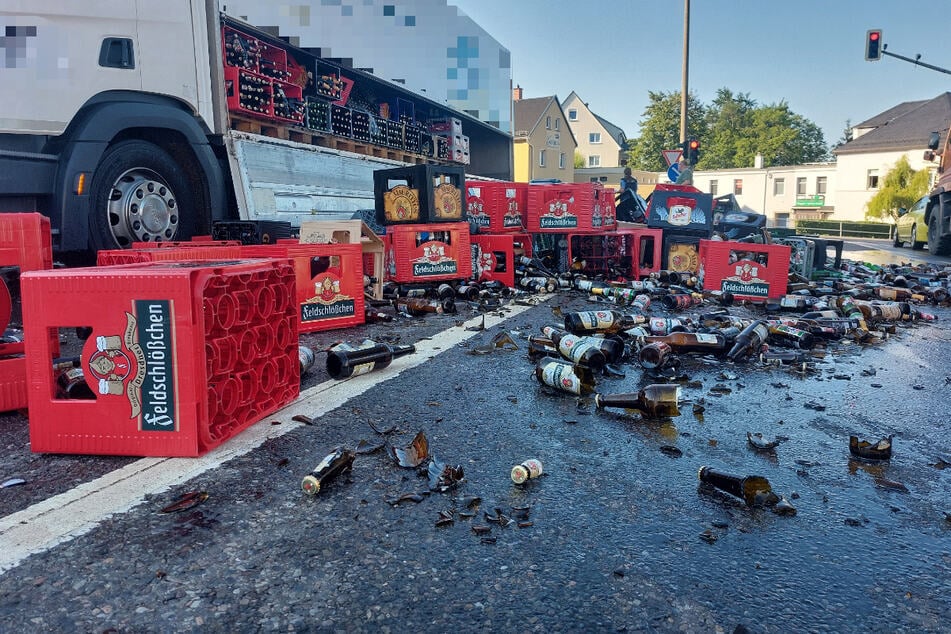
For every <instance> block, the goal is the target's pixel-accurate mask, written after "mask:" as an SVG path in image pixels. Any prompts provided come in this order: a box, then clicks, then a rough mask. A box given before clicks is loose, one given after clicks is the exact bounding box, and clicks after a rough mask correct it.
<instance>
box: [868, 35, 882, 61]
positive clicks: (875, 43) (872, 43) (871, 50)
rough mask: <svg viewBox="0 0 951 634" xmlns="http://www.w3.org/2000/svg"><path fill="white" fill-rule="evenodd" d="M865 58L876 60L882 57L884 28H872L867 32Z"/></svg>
mask: <svg viewBox="0 0 951 634" xmlns="http://www.w3.org/2000/svg"><path fill="white" fill-rule="evenodd" d="M865 59H866V60H867V61H869V62H876V61H878V60H880V59H882V30H881V29H870V30H869V32H868V33H866V34H865Z"/></svg>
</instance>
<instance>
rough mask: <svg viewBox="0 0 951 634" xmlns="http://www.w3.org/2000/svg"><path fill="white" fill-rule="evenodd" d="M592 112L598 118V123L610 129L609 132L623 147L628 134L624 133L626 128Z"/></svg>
mask: <svg viewBox="0 0 951 634" xmlns="http://www.w3.org/2000/svg"><path fill="white" fill-rule="evenodd" d="M591 114H593V115H594V118H595V119H597V120H598V123H600V124H601V125H602V126H604V129H605V130H607V131H608V134H610V135H611V138H612V139H614V140H615V141H617V142H618V145H620V146H622V147H623V145H624V141H625V140H626V139H627V135H626V134H624V130H622V129H621V128H620V127H619V126H616V125H614V124H613V123H611V122H610V121H608V120H607V119H605V118H604V117H601V116H598V115H596V114H594V113H593V112H592V113H591Z"/></svg>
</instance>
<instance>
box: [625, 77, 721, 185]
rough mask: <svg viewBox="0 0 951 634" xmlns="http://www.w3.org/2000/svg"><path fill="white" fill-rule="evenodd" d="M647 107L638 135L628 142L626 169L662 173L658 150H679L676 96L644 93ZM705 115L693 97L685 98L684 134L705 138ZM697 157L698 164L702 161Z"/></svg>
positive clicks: (678, 116) (678, 113)
mask: <svg viewBox="0 0 951 634" xmlns="http://www.w3.org/2000/svg"><path fill="white" fill-rule="evenodd" d="M647 94H648V98H649V99H650V103H649V104H648V105H647V108H645V109H644V115H643V117H644V118H643V119H642V122H641V126H640V128H641V133H640V136H639V137H637V138H636V139H633V140H629V142H628V144H629V147H630V148H631V149H630V151H629V152H628V158H627V162H628V165H630V166H632V167H634V168H636V169H641V170H647V171H651V172H659V171H662V170H664V169H666V166H665V165H664V158H663V155H662V154H661V151H662V150H672V149H674V148H678V147H680V92H654V91H650V92H648V93H647ZM705 115H706V112H705V108H704V106H703V104H701V103H700V102H699V101H698V100H697V97H696V95H694V94H693V93H688V94H687V128H688V131H687V134H688V136H695V137H698V138H700V139H702V138H704V137H705V136H706V132H707V130H706V116H705ZM702 160H703V159H702V153H701V161H702Z"/></svg>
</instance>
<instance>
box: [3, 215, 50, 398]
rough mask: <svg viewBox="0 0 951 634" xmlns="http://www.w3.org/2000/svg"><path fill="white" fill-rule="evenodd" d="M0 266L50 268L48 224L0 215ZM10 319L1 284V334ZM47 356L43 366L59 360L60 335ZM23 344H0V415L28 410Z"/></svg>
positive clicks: (6, 295) (22, 269)
mask: <svg viewBox="0 0 951 634" xmlns="http://www.w3.org/2000/svg"><path fill="white" fill-rule="evenodd" d="M0 266H3V267H18V268H19V270H20V273H24V272H26V271H42V270H45V269H51V268H53V244H52V239H51V237H50V220H49V218H47V217H46V216H44V215H42V214H38V213H4V214H2V215H0ZM12 315H13V298H12V296H11V295H10V290H9V289H8V288H7V285H6V284H5V283H3V282H0V333H2V332H4V331H5V330H6V329H7V326H8V325H9V324H10V318H11V317H12ZM49 346H50V354H48V355H47V356H46V363H47V364H50V363H51V362H52V359H53V357H57V356H59V335H58V334H51V335H50V341H49ZM23 353H24V344H23V343H22V342H11V343H4V344H0V412H6V411H9V410H14V409H23V408H25V407H26V406H27V386H28V381H27V374H26V358H25V357H24V356H23Z"/></svg>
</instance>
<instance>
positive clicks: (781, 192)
mask: <svg viewBox="0 0 951 634" xmlns="http://www.w3.org/2000/svg"><path fill="white" fill-rule="evenodd" d="M785 195H786V179H785V178H777V179H776V180H774V181H773V196H785Z"/></svg>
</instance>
